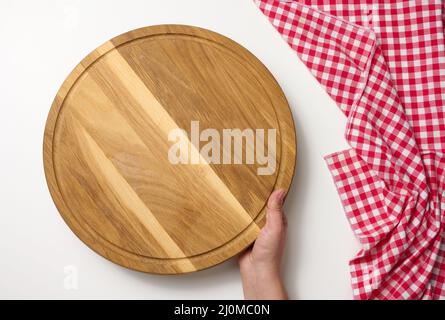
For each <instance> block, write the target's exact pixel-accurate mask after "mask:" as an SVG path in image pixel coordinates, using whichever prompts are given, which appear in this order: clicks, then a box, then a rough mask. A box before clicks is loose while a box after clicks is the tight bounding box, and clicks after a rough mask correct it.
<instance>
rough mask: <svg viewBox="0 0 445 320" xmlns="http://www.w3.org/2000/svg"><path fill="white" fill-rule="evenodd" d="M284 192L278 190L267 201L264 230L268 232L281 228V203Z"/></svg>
mask: <svg viewBox="0 0 445 320" xmlns="http://www.w3.org/2000/svg"><path fill="white" fill-rule="evenodd" d="M285 195H286V190H284V189H279V190H276V191H274V192H272V194H271V195H270V197H269V200H268V201H267V208H266V211H267V214H266V219H267V220H266V228H267V229H268V230H269V231H280V230H281V228H282V227H283V224H284V223H283V220H284V219H283V202H284V197H285Z"/></svg>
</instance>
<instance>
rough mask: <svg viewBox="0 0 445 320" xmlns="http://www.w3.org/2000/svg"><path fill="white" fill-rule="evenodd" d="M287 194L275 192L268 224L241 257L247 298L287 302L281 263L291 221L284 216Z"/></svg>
mask: <svg viewBox="0 0 445 320" xmlns="http://www.w3.org/2000/svg"><path fill="white" fill-rule="evenodd" d="M285 195H286V191H285V190H283V189H280V190H276V191H274V192H273V193H272V194H271V195H270V197H269V200H268V202H267V208H266V225H265V226H264V228H263V229H262V230H261V232H260V235H259V236H258V238H257V240H256V241H255V243H254V244H253V246H252V247H251V248H249V249H247V250H246V251H245V252H243V253H242V254H241V256H240V258H239V265H240V272H241V279H242V282H243V291H244V298H245V299H249V300H251V299H261V300H263V299H264V300H266V299H267V300H269V299H271V300H272V299H287V298H288V297H287V293H286V289H285V288H284V285H283V281H282V279H281V270H280V269H281V260H282V256H283V251H284V245H285V241H286V230H287V220H286V216H285V215H284V213H283V209H282V206H283V201H284V197H285Z"/></svg>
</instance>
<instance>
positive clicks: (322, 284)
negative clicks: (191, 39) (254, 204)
mask: <svg viewBox="0 0 445 320" xmlns="http://www.w3.org/2000/svg"><path fill="white" fill-rule="evenodd" d="M163 23H177V24H190V25H196V26H200V27H204V28H208V29H210V30H213V31H216V32H219V33H221V34H223V35H226V36H228V37H230V38H232V39H233V40H235V41H237V42H239V43H240V44H242V45H243V46H245V47H246V48H247V49H249V50H250V51H251V52H253V53H254V54H255V55H256V56H257V57H258V58H259V59H260V60H262V61H263V63H264V64H265V65H266V66H267V67H268V68H269V69H270V70H271V72H272V73H273V74H274V75H275V77H276V78H277V80H278V82H279V83H280V85H281V86H282V88H283V90H284V92H285V94H286V96H287V98H288V100H289V103H290V104H291V106H292V111H293V114H294V119H295V123H296V128H297V136H298V159H297V169H296V176H295V179H294V184H293V187H292V190H291V192H290V194H289V195H288V197H287V203H286V212H287V215H288V219H289V239H288V246H287V253H286V260H285V268H284V271H285V278H286V284H287V286H288V289H289V293H290V296H291V297H292V298H295V299H312V298H320V299H334V298H339V299H350V298H351V289H350V285H349V274H348V260H349V259H350V258H351V257H353V255H354V254H355V253H356V251H357V249H358V244H357V242H356V240H355V239H354V237H353V234H352V232H351V231H350V228H349V226H348V223H347V220H346V218H345V217H344V214H343V211H342V208H341V204H340V201H339V199H338V197H337V194H336V190H335V187H334V185H333V183H332V180H331V177H330V174H329V172H328V170H327V168H326V165H325V163H324V160H323V158H322V157H323V155H326V154H328V153H331V152H335V151H338V150H341V149H344V148H346V147H347V145H346V143H345V141H344V139H343V130H344V125H345V119H344V117H343V115H342V114H341V113H340V111H339V109H338V108H337V107H336V106H335V104H334V103H333V101H331V100H330V98H329V97H328V96H327V94H326V93H325V92H324V90H323V89H322V88H321V87H320V86H319V84H318V83H317V81H316V80H315V79H314V78H313V77H312V76H311V75H310V73H309V72H308V70H307V69H306V67H305V66H304V65H303V64H302V63H301V62H300V61H299V60H298V58H297V56H296V55H295V53H294V52H293V51H292V50H291V49H290V48H289V47H288V46H287V44H286V43H285V42H284V41H283V40H282V39H281V37H280V36H279V34H278V33H277V32H276V31H275V30H274V29H273V27H272V25H271V24H270V23H269V22H268V21H267V19H266V18H265V17H264V16H263V15H262V14H261V12H260V11H259V10H258V9H257V8H256V7H255V5H254V4H253V2H252V1H251V0H241V1H240V0H224V1H214V0H194V1H193V0H188V1H183V0H175V1H173V0H169V1H161V0H158V1H147V0H141V1H131V0H127V1H105V0H103V1H68V0H63V1H60V0H59V1H56V0H54V1H32V0H29V1H23V0H22V1H17V0H1V1H0V39H1V43H2V44H1V50H0V85H1V100H0V101H1V108H0V110H1V119H2V123H1V126H0V137H1V138H0V139H1V140H0V141H1V145H0V147H1V149H0V150H1V156H2V157H1V158H0V172H1V175H0V199H1V207H0V215H1V217H0V221H1V222H0V253H1V257H0V298H61V299H65V298H86V299H89V298H104V299H108V298H112V299H114V298H124V299H125V298H135V299H184V298H187V299H200V298H201V299H238V298H242V290H241V282H240V278H239V273H238V269H237V264H236V259H231V260H230V261H228V262H226V263H223V264H222V265H219V266H217V267H215V268H211V269H209V270H206V271H202V272H198V273H194V274H190V275H185V276H154V275H146V274H142V273H138V272H134V271H130V270H127V269H124V268H121V267H119V266H116V265H114V264H112V263H110V262H108V261H106V260H105V259H103V258H102V257H100V256H98V255H96V254H95V253H93V252H92V251H91V250H90V249H89V248H88V247H86V246H85V245H84V244H83V243H81V242H80V240H78V239H77V238H76V237H75V236H74V234H73V233H72V232H71V231H70V230H69V228H68V227H67V226H66V225H65V223H64V222H63V221H62V219H61V218H60V216H59V214H58V213H57V210H56V208H55V206H54V205H53V202H52V200H51V198H50V195H49V192H48V189H47V186H46V182H45V178H44V172H43V160H42V140H43V130H44V125H45V121H46V116H47V113H48V110H49V108H50V105H51V102H52V99H53V98H54V96H55V94H56V92H57V90H58V89H59V86H60V85H61V83H62V82H63V80H64V79H65V77H66V76H67V75H68V74H69V72H70V71H71V70H72V69H73V67H74V66H75V65H76V64H77V63H78V62H79V61H80V60H81V59H82V58H83V57H84V56H85V55H86V54H88V53H89V52H90V51H92V50H93V49H94V48H95V47H97V46H98V45H100V44H102V43H103V42H105V41H106V40H108V39H110V38H112V37H114V36H116V35H118V34H120V33H123V32H126V31H128V30H131V29H135V28H138V27H142V26H147V25H155V24H163ZM69 265H73V266H75V267H76V268H77V270H78V284H79V286H78V289H77V290H67V289H65V287H64V277H65V276H66V275H65V274H64V270H65V267H66V266H69Z"/></svg>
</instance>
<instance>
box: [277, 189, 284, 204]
mask: <svg viewBox="0 0 445 320" xmlns="http://www.w3.org/2000/svg"><path fill="white" fill-rule="evenodd" d="M285 196H286V190H284V189H281V190H280V191H279V194H278V201H279V202H280V204H283V202H284V198H285Z"/></svg>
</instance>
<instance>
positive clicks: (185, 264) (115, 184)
mask: <svg viewBox="0 0 445 320" xmlns="http://www.w3.org/2000/svg"><path fill="white" fill-rule="evenodd" d="M78 130H80V133H81V134H82V137H83V139H84V141H85V145H86V146H87V147H88V149H89V150H88V152H89V154H91V155H92V158H93V159H94V160H95V167H96V168H98V169H99V170H101V173H102V175H103V177H104V178H105V179H106V180H107V184H108V185H109V186H110V188H111V189H112V190H113V192H114V196H115V197H117V198H118V199H119V202H121V203H122V204H124V205H125V206H126V207H127V208H128V209H129V210H130V211H131V212H133V213H134V215H135V216H136V217H137V219H138V220H139V221H140V222H141V223H142V224H143V226H144V227H145V228H147V230H148V231H149V232H150V233H151V234H152V235H153V237H154V238H156V240H157V242H158V244H159V246H160V247H161V248H162V249H163V250H164V251H165V252H166V253H167V254H168V255H170V256H174V257H178V256H181V257H185V256H186V255H185V254H184V252H183V251H182V250H181V248H179V246H178V245H177V244H176V242H175V241H174V240H173V239H172V238H171V237H170V235H169V234H168V233H167V231H166V230H165V229H164V228H163V227H162V225H161V224H160V223H159V221H158V220H157V219H156V217H155V216H154V215H153V213H152V212H151V210H150V209H149V208H148V207H147V206H146V205H145V203H144V202H143V201H142V200H141V199H140V198H139V196H138V195H137V193H136V192H135V191H134V190H133V188H132V187H131V186H130V185H129V184H128V182H127V180H125V178H124V177H123V176H122V175H121V174H120V172H119V171H118V170H117V169H116V167H115V166H114V165H113V163H112V162H111V161H110V159H108V157H107V156H106V155H105V153H104V152H103V151H102V149H101V148H100V147H99V145H98V144H97V143H96V141H95V140H94V139H93V138H92V137H91V136H90V135H89V133H88V132H87V131H86V129H85V128H84V127H83V126H81V125H80V126H79V127H78ZM179 267H180V268H181V269H182V270H183V271H193V270H196V269H195V267H194V265H193V264H192V263H191V262H190V261H189V260H188V259H182V260H181V261H180V262H179Z"/></svg>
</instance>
